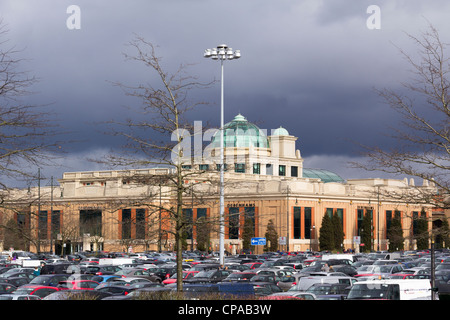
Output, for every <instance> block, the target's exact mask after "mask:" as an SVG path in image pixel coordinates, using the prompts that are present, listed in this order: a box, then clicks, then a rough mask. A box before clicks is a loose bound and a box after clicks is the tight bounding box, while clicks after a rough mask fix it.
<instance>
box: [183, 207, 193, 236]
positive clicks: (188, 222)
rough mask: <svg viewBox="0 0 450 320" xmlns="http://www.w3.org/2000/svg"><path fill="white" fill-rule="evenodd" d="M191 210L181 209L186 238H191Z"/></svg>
mask: <svg viewBox="0 0 450 320" xmlns="http://www.w3.org/2000/svg"><path fill="white" fill-rule="evenodd" d="M192 211H193V210H192V209H183V220H184V223H185V227H184V235H185V237H186V239H192V237H193V233H192V222H193V214H192V213H193V212H192Z"/></svg>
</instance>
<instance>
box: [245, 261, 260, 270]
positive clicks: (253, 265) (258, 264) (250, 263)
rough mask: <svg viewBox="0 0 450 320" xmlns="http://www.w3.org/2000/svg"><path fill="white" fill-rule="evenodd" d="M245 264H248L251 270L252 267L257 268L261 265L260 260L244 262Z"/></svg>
mask: <svg viewBox="0 0 450 320" xmlns="http://www.w3.org/2000/svg"><path fill="white" fill-rule="evenodd" d="M244 264H245V265H248V266H249V267H250V269H251V270H253V269H257V268H259V267H261V265H262V262H245V263H244Z"/></svg>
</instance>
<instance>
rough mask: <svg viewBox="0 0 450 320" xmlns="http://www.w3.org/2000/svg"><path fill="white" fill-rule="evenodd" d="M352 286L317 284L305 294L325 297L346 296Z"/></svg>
mask: <svg viewBox="0 0 450 320" xmlns="http://www.w3.org/2000/svg"><path fill="white" fill-rule="evenodd" d="M350 288H351V286H349V285H348V284H342V283H315V284H313V285H312V286H311V287H309V288H308V289H307V290H306V291H305V292H309V293H313V294H315V295H316V296H323V295H344V296H346V295H347V294H348V293H349V291H350Z"/></svg>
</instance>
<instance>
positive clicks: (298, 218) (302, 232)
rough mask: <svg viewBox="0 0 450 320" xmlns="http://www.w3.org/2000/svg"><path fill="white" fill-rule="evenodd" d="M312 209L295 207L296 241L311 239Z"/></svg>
mask: <svg viewBox="0 0 450 320" xmlns="http://www.w3.org/2000/svg"><path fill="white" fill-rule="evenodd" d="M311 228H312V208H311V207H303V208H302V207H294V239H311V236H312V234H311Z"/></svg>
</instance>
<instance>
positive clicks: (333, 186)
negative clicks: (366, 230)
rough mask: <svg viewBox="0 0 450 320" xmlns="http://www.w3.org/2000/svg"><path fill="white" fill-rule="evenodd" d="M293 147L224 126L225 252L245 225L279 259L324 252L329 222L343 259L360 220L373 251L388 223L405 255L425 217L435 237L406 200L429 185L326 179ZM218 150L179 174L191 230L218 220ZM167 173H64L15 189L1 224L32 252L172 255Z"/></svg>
mask: <svg viewBox="0 0 450 320" xmlns="http://www.w3.org/2000/svg"><path fill="white" fill-rule="evenodd" d="M296 140H297V137H294V136H291V135H290V134H289V132H288V131H287V130H286V129H284V128H282V127H280V128H278V129H276V130H273V131H272V132H271V133H270V134H266V133H265V132H264V131H263V130H261V129H259V128H258V127H257V126H256V125H254V124H252V123H250V122H248V121H247V119H246V118H245V117H243V116H242V115H237V116H236V117H235V118H234V119H233V120H232V121H231V122H229V123H227V124H226V125H225V127H224V144H223V145H224V150H225V160H224V164H225V167H224V169H225V173H224V181H225V212H224V215H225V250H227V251H229V252H231V253H234V252H239V251H240V250H241V249H242V246H243V244H242V234H243V231H244V225H245V221H247V220H246V219H249V220H248V221H251V222H250V223H252V224H253V228H254V236H255V237H264V235H265V233H266V231H267V225H268V224H269V221H271V222H272V223H273V224H274V226H275V230H276V232H277V234H278V236H279V250H289V251H305V250H310V249H312V250H320V244H319V240H318V239H319V236H320V228H321V223H322V219H323V217H324V215H325V214H328V215H332V214H334V213H337V214H338V215H339V217H340V218H341V222H342V228H343V231H344V243H343V248H342V249H343V250H345V249H356V250H358V249H359V248H360V245H361V243H360V238H359V236H360V235H361V228H362V220H363V218H364V216H365V215H370V216H371V218H372V230H371V234H372V243H371V246H372V248H371V249H373V250H387V249H388V248H389V240H387V232H388V230H389V227H390V222H391V221H392V219H393V218H394V216H397V217H400V221H401V225H402V229H403V236H404V239H405V249H415V247H416V241H415V238H414V224H415V220H416V219H417V218H418V217H420V216H423V215H425V217H426V218H427V219H428V221H429V228H431V220H432V219H431V218H432V214H433V206H432V205H431V204H426V203H417V202H416V201H414V200H413V199H414V196H411V195H414V193H416V192H420V193H425V192H426V193H435V192H436V190H435V187H434V186H433V185H429V184H427V183H424V184H423V185H421V186H417V185H415V183H414V181H413V180H407V179H403V180H396V179H378V178H377V179H353V180H345V179H343V178H341V177H339V176H338V175H336V174H335V173H333V172H330V171H327V170H321V169H309V168H304V163H303V158H302V157H301V153H300V150H299V149H297V148H296ZM219 150H220V135H219V134H217V133H216V134H214V135H212V137H211V143H210V144H209V146H208V147H207V148H205V149H204V150H203V152H202V156H201V157H199V158H195V157H194V156H192V157H191V156H189V157H186V158H185V159H183V170H185V172H187V173H189V172H192V175H189V174H186V178H185V181H184V183H185V194H184V197H183V203H184V206H183V207H184V212H185V214H186V216H187V217H188V220H189V221H191V222H193V223H194V225H195V222H196V221H199V219H201V218H203V219H205V220H209V221H217V217H218V215H219V192H218V190H219V189H218V184H217V183H216V182H217V177H218V172H219V171H218V169H219V168H220V167H219V165H220V161H219V156H218V155H219ZM171 170H172V169H168V168H150V169H139V170H118V171H86V172H66V173H64V174H63V177H62V178H61V179H59V180H58V182H59V185H58V186H55V187H45V188H41V189H40V190H37V189H36V188H32V189H30V190H14V192H12V194H11V196H10V198H11V199H12V200H11V203H12V204H13V205H14V206H15V208H14V210H13V211H11V210H4V212H2V222H3V223H5V222H6V220H8V219H11V218H12V219H13V221H15V222H16V223H17V225H19V226H20V227H21V228H23V229H24V230H27V232H28V233H29V238H30V239H29V240H30V241H28V244H29V246H30V250H34V251H54V252H56V253H60V252H62V250H64V252H74V251H84V250H106V251H124V250H133V251H136V252H137V251H144V250H173V249H174V237H173V235H172V234H171V232H170V231H171V230H172V229H173V224H172V222H171V221H170V219H169V218H168V215H169V211H170V210H169V208H173V206H175V204H176V197H175V193H174V190H173V187H171V185H170V183H169V182H168V181H167V179H165V178H164V177H165V176H166V175H167V174H169V173H171V172H172V171H171ZM136 176H139V177H151V179H135V177H136ZM158 177H160V178H159V179H158ZM143 181H145V182H143ZM38 193H39V194H38ZM402 195H405V196H402ZM197 228H199V226H198V225H196V226H193V227H190V228H187V233H188V237H187V238H188V240H187V243H188V247H189V248H191V247H193V248H197V245H198V242H197V237H199V234H200V231H201V230H197ZM217 230H218V229H217V228H214V227H213V228H211V229H210V230H209V231H208V233H209V245H208V246H209V249H210V250H213V251H217V250H219V248H218V246H219V236H218V231H217ZM362 245H365V244H362ZM4 249H7V248H4ZM253 249H254V251H255V252H262V250H263V248H262V247H261V246H255V247H254V248H253Z"/></svg>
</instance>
